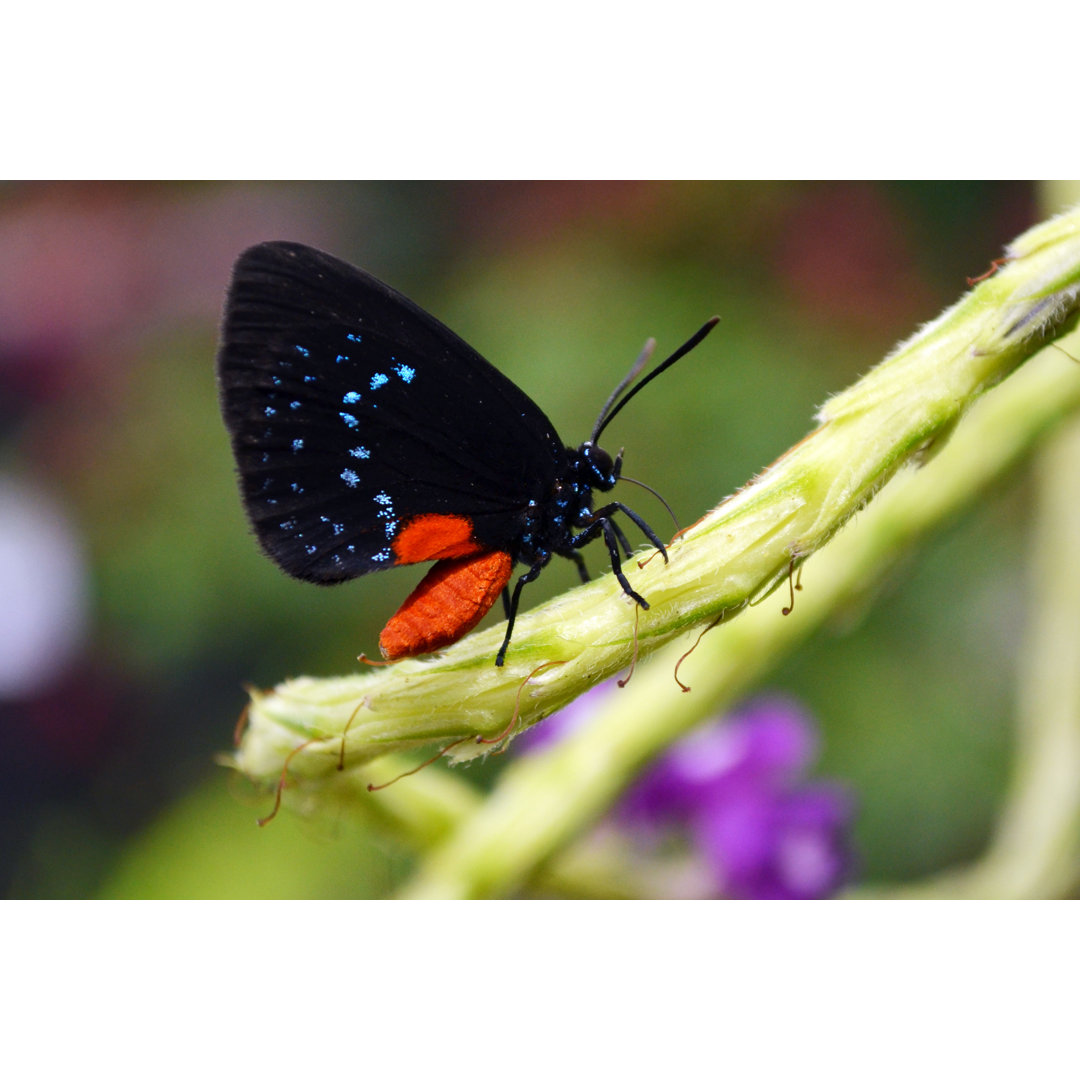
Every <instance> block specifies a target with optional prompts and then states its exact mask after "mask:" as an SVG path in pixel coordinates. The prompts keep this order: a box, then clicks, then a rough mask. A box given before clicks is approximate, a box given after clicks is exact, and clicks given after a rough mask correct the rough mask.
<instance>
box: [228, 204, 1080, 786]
mask: <svg viewBox="0 0 1080 1080" xmlns="http://www.w3.org/2000/svg"><path fill="white" fill-rule="evenodd" d="M1009 255H1010V261H1009V263H1008V264H1007V265H1006V266H1005V267H1004V268H1003V269H1001V270H1000V271H999V272H998V273H997V274H995V275H994V276H992V277H991V278H989V279H988V280H986V281H984V282H983V283H982V284H980V285H978V286H977V287H976V288H975V289H974V290H973V291H972V292H971V293H969V294H967V295H966V296H965V297H964V298H963V299H962V300H961V301H960V302H959V303H957V304H956V305H955V306H954V307H952V308H950V309H949V310H948V311H946V312H945V313H944V314H943V315H942V316H940V317H939V318H938V319H937V320H935V321H934V322H933V323H931V324H929V325H928V326H926V327H924V328H923V330H921V331H920V332H919V333H918V334H916V335H915V337H914V338H912V339H911V340H910V341H909V342H907V343H906V344H904V345H902V346H900V347H899V348H898V349H897V350H895V351H894V352H893V353H892V354H891V355H890V356H889V357H888V358H887V359H886V360H885V361H883V362H882V363H881V364H879V365H878V366H877V367H876V368H874V369H873V370H872V371H871V372H869V373H868V374H867V375H866V376H865V377H864V378H862V379H861V380H859V382H858V383H856V384H855V385H854V386H853V387H851V388H850V389H849V390H847V391H845V392H844V393H842V394H840V395H838V396H836V397H835V398H833V399H832V400H830V401H829V402H828V403H826V405H825V407H824V409H823V410H822V412H821V417H820V419H821V426H820V427H818V428H817V429H816V430H815V431H813V432H812V433H811V434H810V435H809V436H807V438H805V439H804V440H803V441H802V442H801V443H799V444H798V445H797V446H796V447H794V448H792V449H791V450H790V451H789V452H788V453H787V454H785V455H784V456H783V457H782V458H780V459H779V460H778V461H777V462H775V463H774V464H773V465H771V466H770V467H769V468H768V469H766V470H765V471H764V472H763V473H762V474H761V475H760V476H759V477H757V478H756V479H755V480H754V481H752V482H751V483H750V484H748V485H747V486H746V487H744V488H743V489H742V490H741V491H740V492H738V493H737V494H736V495H735V496H733V497H732V498H730V499H728V500H726V501H725V502H723V503H721V504H720V506H718V507H717V508H716V509H715V510H714V511H712V512H711V513H710V514H708V515H707V516H706V517H704V518H703V519H702V520H701V521H699V522H698V523H697V524H696V525H694V526H693V527H692V528H691V529H689V530H687V532H686V533H685V534H684V535H683V536H682V537H681V538H680V539H679V540H678V541H677V542H675V543H673V544H672V546H671V549H670V554H671V559H670V565H665V564H664V563H663V561H662V560H661V559H659V558H652V559H651V560H649V561H648V562H647V564H646V565H645V566H644V567H643V568H641V569H639V568H638V567H637V566H635V565H634V564H633V563H628V564H627V572H628V575H629V576H630V578H631V582H632V584H633V585H634V587H635V588H636V589H637V590H638V591H639V592H642V593H643V594H645V595H647V596H648V598H649V600H650V602H651V604H652V607H651V609H650V610H649V611H648V612H635V609H634V608H633V606H632V605H631V604H630V602H629V601H628V600H627V599H626V597H625V596H623V594H622V593H621V591H620V589H619V587H618V584H617V583H616V582H615V580H614V578H613V576H612V575H606V576H605V577H604V578H602V579H600V580H598V581H595V582H593V583H591V584H589V585H586V586H582V587H580V588H577V589H574V590H572V591H571V592H569V593H567V594H565V595H564V596H562V597H560V598H558V599H556V600H554V601H552V602H550V603H548V604H545V605H543V606H542V607H541V608H538V609H536V610H534V611H532V612H529V613H527V614H526V615H525V616H523V617H522V618H521V619H520V620H519V623H518V626H517V628H516V631H515V637H514V642H513V644H512V647H511V650H510V654H509V656H508V660H507V665H506V667H504V668H495V667H494V665H493V663H492V658H493V657H494V654H495V650H496V648H497V647H498V643H499V640H500V639H501V633H502V631H501V630H500V629H499V628H498V627H495V628H493V629H492V630H490V631H486V632H483V633H478V634H473V635H470V636H468V637H467V638H466V639H465V640H464V641H462V642H459V643H458V644H457V645H455V646H454V647H452V648H451V649H448V650H446V652H445V653H444V654H443V655H442V656H440V657H438V658H435V659H429V660H407V661H404V662H402V663H400V664H397V665H394V666H393V667H390V668H384V669H379V670H375V671H372V672H368V673H365V674H360V675H354V676H349V677H344V678H339V679H327V680H316V679H295V680H291V681H289V682H286V683H283V684H281V685H280V686H279V687H277V688H276V690H275V691H273V692H270V693H265V694H264V693H260V692H256V693H253V695H252V702H251V707H250V715H249V725H248V728H247V731H246V732H245V734H244V736H243V739H242V741H241V743H240V746H239V747H238V749H237V751H236V753H235V755H234V756H233V758H232V764H233V765H234V766H235V767H236V768H238V769H239V770H240V771H242V772H244V773H245V774H247V775H248V776H249V777H251V778H252V779H253V780H254V781H255V782H256V783H259V784H264V785H267V786H272V785H276V784H277V783H278V781H279V779H280V778H281V777H282V776H283V775H285V773H286V772H287V775H288V777H289V778H290V779H291V780H292V781H294V786H292V787H291V788H290V797H294V796H298V797H299V800H300V801H302V802H303V803H304V805H306V806H308V807H317V805H318V804H319V801H320V800H321V799H323V798H326V799H328V800H330V801H332V800H333V799H334V798H335V796H334V795H333V793H332V789H333V788H334V787H335V786H336V785H338V784H340V783H342V781H343V780H344V779H345V777H346V776H347V775H348V774H349V773H351V772H353V771H354V770H360V771H359V772H357V774H356V776H357V777H358V778H359V779H360V780H361V781H363V780H366V779H367V774H366V773H364V772H363V771H362V770H363V766H364V765H365V764H366V763H368V762H371V761H373V760H375V759H377V758H379V757H381V756H382V755H384V754H388V753H392V752H395V751H399V750H408V749H414V748H418V747H421V746H424V745H426V744H430V743H436V744H440V745H445V744H447V743H450V742H456V743H457V745H456V747H455V748H454V749H453V751H452V753H453V756H454V757H455V759H457V760H463V759H467V758H469V757H472V756H476V755H478V754H483V753H485V752H487V751H488V750H490V748H491V747H490V745H480V744H479V743H478V742H477V741H476V740H477V737H478V736H484V737H488V738H493V737H496V736H499V735H500V734H501V733H504V732H507V731H509V730H511V722H512V720H513V726H512V730H513V731H515V732H516V731H519V730H521V729H523V728H524V727H526V726H528V725H530V724H532V723H535V722H536V721H538V720H540V719H542V718H543V717H545V716H548V715H550V714H551V713H552V712H554V711H556V710H557V709H559V708H561V707H562V706H563V705H565V704H567V703H568V702H569V701H570V700H572V699H573V698H574V697H576V696H577V694H579V693H580V692H581V691H582V690H583V689H585V688H586V687H587V686H589V685H592V684H594V683H596V682H599V681H601V680H602V679H604V678H606V677H608V676H609V675H612V674H614V673H615V672H617V671H619V670H620V669H622V668H624V667H626V665H627V664H628V663H629V662H630V659H631V656H632V655H633V653H634V645H635V615H636V616H638V617H639V624H638V627H637V641H638V644H639V646H640V650H641V653H642V654H643V655H644V654H647V653H650V652H654V651H655V650H657V649H659V648H660V647H661V646H663V645H664V644H666V643H667V642H669V641H670V640H672V639H674V638H675V637H677V636H679V635H681V634H682V633H683V632H684V631H686V630H688V629H691V628H693V627H702V626H704V625H707V624H708V623H710V622H712V621H714V620H716V619H723V620H725V621H727V622H730V621H731V620H732V619H733V618H734V617H735V616H736V615H737V614H739V613H740V612H745V611H746V610H748V606H749V604H750V602H751V600H752V599H753V598H754V597H756V596H760V595H761V594H762V593H763V592H765V591H766V590H768V589H769V588H770V587H772V586H774V585H775V584H777V583H779V582H782V581H783V580H784V578H785V576H786V574H787V572H788V569H789V567H790V566H791V565H792V563H793V562H800V561H801V560H803V559H805V558H806V557H807V556H809V555H810V554H812V553H814V552H816V551H818V550H819V549H820V548H822V547H823V545H825V544H826V542H827V541H828V540H829V539H830V538H831V537H832V536H833V535H834V534H835V533H836V532H837V531H838V530H839V529H840V528H841V527H842V525H843V524H844V523H845V522H846V521H848V520H849V519H850V518H851V516H852V515H853V514H855V513H856V511H858V510H859V509H861V508H862V507H863V506H865V505H866V504H867V502H868V501H869V500H870V499H871V497H872V496H873V495H874V494H875V493H876V492H877V491H878V490H879V489H880V488H881V487H882V485H884V484H885V482H886V481H887V480H888V479H889V478H890V477H892V476H893V475H895V473H896V472H897V470H898V469H899V468H900V466H901V465H903V464H904V463H905V462H909V461H916V460H922V459H924V458H926V456H927V455H928V454H929V453H930V452H931V451H936V450H937V449H939V448H940V447H941V446H942V445H943V444H944V442H945V441H946V437H947V436H948V435H949V434H950V433H951V431H952V430H953V428H954V427H955V425H956V424H957V422H958V421H959V419H960V417H961V416H962V415H963V413H964V412H965V411H967V409H968V408H969V407H970V406H971V405H972V404H973V403H974V402H975V401H976V400H977V399H978V398H979V396H980V395H981V394H982V393H983V391H985V390H986V389H987V388H988V387H989V386H991V385H993V384H994V383H996V382H998V381H1000V380H1001V379H1002V378H1004V377H1005V376H1007V375H1008V374H1010V373H1011V372H1012V371H1014V370H1015V369H1016V368H1017V367H1018V366H1019V365H1020V364H1022V363H1023V362H1024V361H1025V360H1026V359H1028V358H1029V357H1030V356H1031V355H1032V354H1033V353H1034V352H1036V351H1037V350H1038V349H1039V348H1041V347H1042V345H1044V344H1045V343H1046V341H1048V340H1050V339H1052V338H1053V337H1054V336H1055V335H1056V334H1058V333H1060V332H1061V330H1062V328H1063V326H1065V325H1066V324H1067V323H1068V322H1069V321H1070V320H1072V319H1074V318H1075V317H1076V314H1077V310H1078V292H1080V211H1073V212H1071V213H1069V214H1065V215H1062V216H1060V217H1058V218H1054V219H1051V220H1050V221H1048V222H1046V223H1044V224H1042V225H1040V226H1037V227H1036V228H1034V229H1032V230H1029V231H1028V232H1027V233H1025V234H1024V235H1023V236H1021V237H1020V238H1018V240H1017V241H1015V243H1014V244H1013V245H1011V246H1010V249H1009ZM744 618H746V615H745V614H743V615H741V616H740V619H739V620H738V622H741V621H742V619H744ZM734 625H737V623H733V624H732V626H734ZM747 662H748V663H753V658H747ZM553 663H554V665H556V666H548V667H547V668H546V669H545V670H544V671H543V672H542V673H539V674H535V675H534V674H533V673H534V672H536V671H537V669H538V668H540V667H541V666H542V665H545V664H547V665H552V664H553ZM526 681H527V685H526ZM515 717H516V719H514V718H515ZM342 750H344V760H345V762H346V764H347V766H348V767H347V768H346V769H345V770H344V772H339V770H338V765H339V762H340V761H341V759H342ZM601 767H602V765H601ZM346 783H347V784H348V781H346Z"/></svg>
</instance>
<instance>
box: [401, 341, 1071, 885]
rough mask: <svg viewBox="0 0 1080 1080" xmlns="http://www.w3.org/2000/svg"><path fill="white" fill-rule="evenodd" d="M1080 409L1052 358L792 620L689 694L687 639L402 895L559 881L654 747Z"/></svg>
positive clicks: (759, 636)
mask: <svg viewBox="0 0 1080 1080" xmlns="http://www.w3.org/2000/svg"><path fill="white" fill-rule="evenodd" d="M1077 409H1080V371H1078V369H1077V366H1076V365H1075V364H1074V363H1072V362H1071V361H1069V360H1067V359H1066V358H1065V357H1064V356H1063V355H1061V354H1060V353H1059V352H1057V350H1047V352H1046V354H1044V355H1043V356H1041V357H1039V358H1038V360H1037V361H1035V362H1033V363H1032V364H1030V365H1028V366H1027V367H1026V368H1025V369H1024V370H1023V371H1020V372H1018V373H1017V374H1016V375H1015V376H1013V378H1011V379H1010V380H1009V382H1008V383H1007V384H1006V385H1004V386H1002V387H1000V388H998V389H997V390H995V391H994V392H993V393H991V394H989V395H987V396H986V397H985V398H984V399H983V400H982V401H980V402H979V403H978V405H976V406H975V407H974V408H973V409H972V411H971V413H970V415H969V416H968V417H967V418H965V421H964V423H963V424H962V425H961V426H960V427H959V429H958V430H957V432H956V434H955V436H954V437H953V439H952V441H951V442H950V444H949V445H948V446H947V447H946V448H945V449H943V450H942V451H941V453H940V454H938V455H937V456H936V457H935V458H934V460H932V461H931V462H929V463H928V464H927V465H926V466H925V467H924V468H923V469H921V470H918V471H908V472H906V473H905V474H903V475H902V476H900V477H898V478H897V480H896V481H895V482H894V483H893V484H892V485H890V488H889V490H888V491H887V492H885V493H883V494H882V496H881V497H880V498H879V499H878V500H877V501H875V503H874V505H873V506H871V507H870V508H869V509H868V510H867V511H866V513H865V514H864V515H862V516H861V517H860V519H859V521H858V524H857V526H853V527H852V528H850V529H846V530H844V531H843V532H842V533H841V534H840V535H838V536H837V537H836V538H835V539H834V541H833V542H832V543H831V544H830V545H829V546H828V548H826V549H825V550H823V551H822V552H820V553H819V554H818V555H817V556H815V558H814V559H813V561H812V562H811V563H810V564H809V565H808V566H807V571H806V575H805V578H806V582H805V588H804V590H803V592H802V593H800V594H799V596H798V598H797V599H796V602H795V608H794V611H793V612H792V614H791V615H789V616H787V617H785V616H783V615H781V614H780V611H779V608H780V604H781V601H780V600H779V598H773V599H771V600H770V601H769V602H767V603H765V604H762V605H760V606H757V607H754V608H751V609H750V610H749V611H747V612H745V613H744V614H743V615H742V616H740V618H739V619H737V620H735V621H734V622H732V623H731V624H729V625H724V626H720V627H718V628H717V629H716V630H714V631H712V632H710V633H709V634H707V635H706V636H705V637H704V638H703V639H702V641H701V643H700V645H699V646H698V648H697V649H696V651H695V652H694V653H693V655H692V656H691V657H690V658H689V659H688V660H687V661H686V663H685V664H684V665H683V667H682V669H681V670H680V678H682V679H683V680H684V681H685V682H687V683H688V684H689V685H691V686H692V688H693V689H692V693H689V694H682V693H680V692H679V690H678V688H677V686H676V683H675V681H674V679H673V677H672V673H673V669H674V666H675V664H676V662H677V661H678V658H679V656H680V655H681V654H682V653H684V652H685V650H686V649H687V648H688V647H689V643H690V642H692V639H689V641H688V642H680V643H677V645H676V646H674V647H670V648H668V649H666V650H664V651H663V652H661V653H660V655H658V656H657V657H656V658H655V659H654V660H652V661H651V662H650V663H649V664H648V665H647V666H646V667H645V668H643V669H642V670H639V671H638V672H637V673H636V674H635V675H634V677H633V681H632V682H631V684H630V686H629V687H628V689H627V690H626V691H618V692H615V693H613V694H612V695H611V698H610V699H609V700H608V702H607V704H606V705H605V706H604V707H602V708H600V709H598V710H597V712H596V715H595V716H594V717H593V719H592V722H591V723H590V724H589V725H588V727H586V728H584V729H582V730H580V731H578V732H575V733H573V734H571V735H569V736H567V737H566V738H565V739H564V740H562V741H560V742H559V743H558V744H556V745H555V746H553V747H552V748H551V749H550V750H548V751H547V752H546V753H544V754H537V755H530V756H529V757H527V758H522V759H520V760H518V761H517V762H515V763H514V764H513V765H512V766H511V767H510V768H508V769H507V770H506V771H505V772H504V774H503V775H502V777H501V778H500V782H499V783H498V785H497V786H496V788H495V790H494V791H493V792H492V793H491V795H490V796H489V797H488V799H487V801H486V802H485V803H484V804H483V805H481V806H479V807H478V808H477V809H476V810H475V811H474V812H473V813H472V814H470V815H469V816H468V817H466V818H464V819H462V821H461V823H460V824H459V826H458V828H457V829H456V830H455V831H454V832H453V833H452V834H450V835H449V837H448V838H447V839H446V840H445V841H444V842H443V843H442V844H441V845H440V846H438V847H437V848H436V849H435V850H433V851H432V852H431V853H430V854H429V856H428V857H427V858H426V860H425V861H424V862H423V864H422V865H421V868H420V870H419V872H418V875H417V877H416V879H415V880H414V881H413V882H412V883H411V885H410V886H409V887H408V889H407V890H406V893H405V895H408V896H413V897H478V896H501V895H509V894H512V893H514V892H516V891H518V890H520V889H521V888H523V887H525V886H526V885H527V884H529V883H533V882H535V875H536V874H537V873H538V872H546V873H549V874H551V873H557V872H558V871H559V868H560V866H562V865H563V863H562V860H561V859H559V860H555V861H554V862H551V861H550V860H551V859H552V857H553V856H554V855H555V854H556V853H557V852H559V851H560V850H561V849H562V848H563V847H564V846H565V845H566V844H567V843H568V842H569V841H570V840H571V839H572V838H573V837H574V836H575V835H577V834H578V833H580V832H581V831H582V830H583V829H584V828H585V827H586V826H587V825H588V824H589V823H591V822H592V821H594V820H596V818H598V817H599V816H600V815H601V814H602V813H603V811H604V810H605V809H606V808H607V807H608V806H609V805H610V804H611V802H612V801H613V799H614V798H615V797H616V796H617V795H618V793H619V792H620V791H621V790H622V788H624V787H625V786H626V785H627V784H628V783H629V782H630V781H631V780H632V779H633V777H634V775H635V774H636V772H637V771H638V770H639V769H640V768H641V767H642V766H643V765H644V764H645V763H646V762H648V761H649V760H650V759H651V758H652V757H653V756H655V754H656V753H657V752H659V751H660V750H662V749H663V748H665V747H666V746H668V745H670V744H671V743H672V742H674V741H675V740H676V739H678V738H679V737H681V736H682V735H683V734H685V733H686V732H687V731H689V730H690V729H692V728H693V727H694V725H696V724H697V723H699V722H700V721H701V720H703V719H705V718H706V717H708V716H711V715H715V713H716V712H717V711H719V710H722V709H723V708H724V707H725V706H727V705H730V704H732V703H734V702H735V701H736V700H737V699H738V698H739V697H741V696H742V695H743V694H744V693H745V692H746V691H747V690H748V689H749V688H751V687H752V686H753V685H754V683H755V682H756V681H757V680H758V679H759V678H760V676H761V675H762V674H763V673H764V672H765V671H766V670H768V668H770V667H772V666H774V665H775V664H776V663H777V662H778V660H780V659H781V658H782V657H783V656H784V655H786V654H787V653H788V652H790V651H791V650H792V649H793V648H794V647H795V646H796V645H798V644H799V642H801V641H802V640H803V639H804V638H805V637H807V636H808V635H810V634H812V633H813V632H815V631H816V630H818V629H819V627H820V626H821V624H822V623H823V621H824V620H826V619H827V618H828V617H829V616H830V615H831V614H832V613H834V612H835V611H836V610H838V609H840V608H847V607H850V606H851V605H854V604H856V603H859V602H864V601H865V600H866V599H867V597H868V594H870V593H872V591H873V589H874V587H875V585H876V584H877V582H878V581H879V579H880V577H881V576H882V575H883V574H884V573H886V572H887V571H888V569H889V568H890V567H891V566H893V565H894V564H895V562H896V561H897V560H898V559H899V558H901V557H902V556H903V555H904V554H905V553H907V552H909V551H910V549H911V547H912V546H913V545H914V544H915V543H917V542H918V541H919V540H920V539H921V538H922V537H924V536H925V535H926V534H927V533H928V532H930V531H932V530H933V529H935V528H937V527H939V526H940V525H941V524H942V523H943V521H945V520H947V519H949V518H950V517H952V516H953V515H955V514H957V513H959V512H960V511H962V510H963V509H964V508H965V507H966V506H968V505H969V504H970V503H971V502H972V501H973V500H975V499H977V498H978V497H979V495H980V493H982V492H983V491H984V490H985V489H986V488H987V487H988V486H989V485H990V484H992V483H993V482H994V481H995V480H996V479H998V478H999V477H1001V476H1002V475H1003V474H1004V473H1006V472H1007V471H1008V470H1009V469H1010V468H1011V467H1012V466H1014V465H1015V464H1016V462H1017V461H1018V460H1019V459H1020V458H1021V457H1022V456H1023V455H1024V454H1025V453H1026V452H1027V451H1029V450H1030V449H1031V447H1032V446H1033V445H1034V444H1035V443H1036V442H1037V441H1038V440H1039V439H1040V438H1042V437H1043V436H1045V435H1046V434H1047V432H1048V431H1050V430H1051V429H1052V428H1053V427H1054V426H1055V425H1056V424H1057V423H1059V422H1060V421H1061V420H1062V418H1063V417H1066V416H1068V415H1069V414H1071V413H1073V412H1075V411H1076V410H1077ZM1073 475H1075V472H1074V473H1073ZM1073 550H1075V548H1073ZM1059 555H1060V553H1059ZM785 600H786V595H785ZM1076 610H1077V608H1075V607H1074V608H1072V609H1071V613H1072V615H1073V618H1074V619H1075V611H1076ZM1074 633H1075V631H1074ZM1074 655H1075V654H1074ZM1070 670H1072V669H1070ZM572 851H573V849H571V853H572Z"/></svg>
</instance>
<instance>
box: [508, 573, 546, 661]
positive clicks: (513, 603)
mask: <svg viewBox="0 0 1080 1080" xmlns="http://www.w3.org/2000/svg"><path fill="white" fill-rule="evenodd" d="M549 561H550V556H549V557H548V558H546V559H542V560H541V561H540V562H536V563H533V565H532V566H530V567H529V569H528V570H526V571H525V573H524V574H522V575H521V577H519V578H518V579H517V582H516V584H515V585H514V593H513V595H512V596H511V597H510V604H509V607H508V610H507V613H506V636H505V637H504V638H503V643H502V647H501V648H500V649H499V654H498V656H496V657H495V666H496V667H502V666H503V661H504V660H505V659H506V650H507V649H508V648H509V647H510V635H511V634H512V633H513V632H514V620H515V619H516V618H517V610H518V603H519V602H520V600H521V590H522V589H523V588H525V586H526V585H528V584H529V582H530V581H535V580H536V579H537V578H538V577H539V576H540V571H541V570H543V569H544V567H545V566H547V564H548V562H549Z"/></svg>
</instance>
